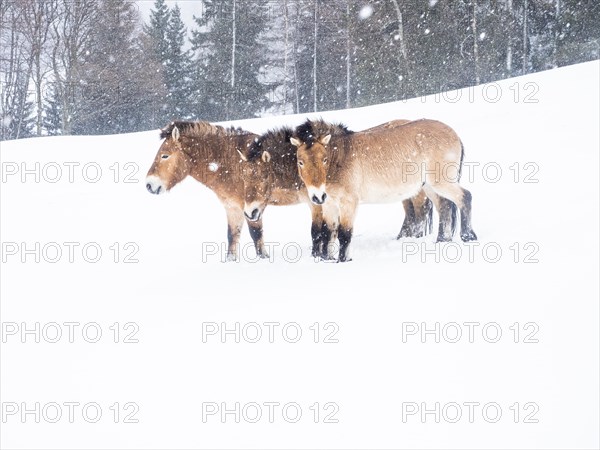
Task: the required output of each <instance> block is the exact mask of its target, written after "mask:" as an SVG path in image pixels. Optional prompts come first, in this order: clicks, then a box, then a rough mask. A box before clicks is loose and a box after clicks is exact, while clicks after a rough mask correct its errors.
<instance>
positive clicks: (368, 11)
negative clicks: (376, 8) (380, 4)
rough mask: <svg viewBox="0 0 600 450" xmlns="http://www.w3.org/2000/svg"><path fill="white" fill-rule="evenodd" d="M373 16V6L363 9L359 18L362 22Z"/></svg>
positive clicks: (366, 6)
mask: <svg viewBox="0 0 600 450" xmlns="http://www.w3.org/2000/svg"><path fill="white" fill-rule="evenodd" d="M372 15H373V7H372V6H371V5H365V6H363V7H362V8H361V10H360V12H359V13H358V18H359V19H360V20H365V19H368V18H369V17H371V16H372Z"/></svg>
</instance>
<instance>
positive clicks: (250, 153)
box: [240, 120, 433, 259]
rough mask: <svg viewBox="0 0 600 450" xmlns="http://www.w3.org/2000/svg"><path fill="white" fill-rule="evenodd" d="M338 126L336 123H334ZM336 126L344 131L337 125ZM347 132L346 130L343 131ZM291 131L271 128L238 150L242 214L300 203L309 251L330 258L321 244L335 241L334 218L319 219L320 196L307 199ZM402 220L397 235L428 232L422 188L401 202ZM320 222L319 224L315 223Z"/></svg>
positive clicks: (428, 211) (428, 213)
mask: <svg viewBox="0 0 600 450" xmlns="http://www.w3.org/2000/svg"><path fill="white" fill-rule="evenodd" d="M408 122H410V121H408V120H394V121H391V122H388V123H385V124H383V125H379V126H377V127H374V128H370V129H368V130H365V132H371V131H377V130H381V129H390V128H395V127H398V126H400V125H404V124H406V123H408ZM338 127H340V126H338ZM340 129H343V130H346V128H345V127H343V126H341V127H340ZM346 131H347V130H346ZM293 133H294V131H293V130H292V129H291V128H289V127H283V128H280V129H278V130H271V131H269V132H267V133H265V134H263V135H262V136H260V137H259V138H258V139H256V140H255V141H254V142H253V143H252V144H251V145H250V147H249V148H248V150H247V151H240V156H241V158H242V160H243V161H244V163H243V171H242V178H243V179H244V187H245V206H244V213H245V215H246V217H247V218H248V219H249V220H258V219H260V218H261V217H262V214H263V211H264V209H265V208H266V206H267V204H279V205H291V204H296V203H300V202H304V203H308V205H309V206H310V207H311V213H312V216H313V225H312V228H311V234H312V238H313V249H312V254H313V256H315V257H317V256H318V257H322V258H324V259H331V258H332V257H333V255H332V253H333V248H332V246H329V245H327V244H325V246H324V245H323V237H324V236H327V241H328V242H331V241H335V239H336V234H337V227H338V225H337V223H338V220H337V219H336V220H330V222H329V223H328V222H326V221H323V217H322V210H321V207H320V205H321V203H323V202H322V201H321V199H318V198H316V197H315V198H313V199H310V198H309V196H308V192H307V190H306V188H305V186H304V183H303V182H302V178H301V177H300V174H299V171H298V160H297V155H296V153H297V152H296V147H295V146H294V145H293V144H292V143H291V139H292V137H293ZM403 204H404V210H405V213H406V214H405V219H404V223H403V225H402V229H401V231H400V234H399V235H398V238H400V237H422V236H424V235H426V234H427V233H428V232H430V231H431V218H432V217H431V216H432V210H433V206H432V204H431V201H430V200H429V199H428V198H427V196H426V195H425V193H424V192H423V191H420V192H419V193H418V194H417V195H415V196H414V197H413V198H411V199H409V200H405V201H404V202H403ZM319 223H322V226H319Z"/></svg>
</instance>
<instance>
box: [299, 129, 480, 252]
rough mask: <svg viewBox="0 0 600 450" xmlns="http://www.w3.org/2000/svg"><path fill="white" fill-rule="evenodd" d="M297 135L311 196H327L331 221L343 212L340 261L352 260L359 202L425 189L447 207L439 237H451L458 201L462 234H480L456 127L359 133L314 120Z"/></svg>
mask: <svg viewBox="0 0 600 450" xmlns="http://www.w3.org/2000/svg"><path fill="white" fill-rule="evenodd" d="M291 142H292V144H294V145H295V146H296V147H297V159H298V171H299V174H300V177H301V178H302V181H303V182H304V184H305V185H306V188H307V190H308V194H309V197H310V198H311V200H313V201H314V199H317V200H326V201H324V202H321V203H322V204H323V217H324V220H325V221H330V220H332V218H336V217H339V228H338V239H339V242H340V252H339V260H340V261H342V262H343V261H347V260H349V255H348V249H349V245H350V241H351V239H352V229H353V225H354V218H355V215H356V209H357V206H358V203H359V202H360V201H363V202H368V203H381V202H389V201H393V200H404V199H407V198H410V197H412V196H414V195H416V194H417V193H418V192H419V191H420V190H421V189H424V190H425V193H426V194H427V196H428V197H429V198H430V199H431V200H432V201H433V203H434V205H435V206H436V208H437V209H438V211H439V213H440V233H439V235H438V241H449V240H452V236H453V232H454V229H453V228H454V227H453V225H454V220H452V217H455V208H456V206H458V208H459V209H460V212H461V238H462V240H463V241H471V240H475V239H477V236H476V235H475V233H474V231H473V229H472V228H471V193H470V192H469V191H467V190H466V189H464V188H462V187H461V186H460V185H459V184H458V181H459V179H460V170H461V166H462V160H463V146H462V142H461V140H460V138H459V137H458V135H457V134H456V133H455V132H454V130H452V128H450V127H449V126H447V125H445V124H443V123H441V122H437V121H434V120H427V119H422V120H416V121H413V122H409V123H407V124H405V125H402V126H400V127H396V128H387V129H386V128H384V129H381V130H378V131H372V132H358V133H352V132H350V131H347V130H346V131H345V132H344V131H343V130H340V129H339V127H331V126H328V124H326V123H324V122H322V121H321V122H319V121H318V122H312V121H310V120H308V121H306V122H305V123H304V124H302V125H300V126H299V127H298V128H297V129H296V133H295V137H294V138H292V139H291ZM454 205H456V206H454Z"/></svg>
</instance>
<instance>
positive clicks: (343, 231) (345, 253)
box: [338, 224, 352, 262]
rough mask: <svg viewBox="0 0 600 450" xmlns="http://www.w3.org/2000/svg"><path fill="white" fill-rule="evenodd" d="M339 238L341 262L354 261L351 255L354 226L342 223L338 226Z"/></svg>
mask: <svg viewBox="0 0 600 450" xmlns="http://www.w3.org/2000/svg"><path fill="white" fill-rule="evenodd" d="M338 239H339V241H340V256H339V259H338V261H339V262H347V261H352V259H351V258H350V257H349V249H350V241H351V240H352V228H348V227H344V226H342V225H341V224H340V226H339V228H338Z"/></svg>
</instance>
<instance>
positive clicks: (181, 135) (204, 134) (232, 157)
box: [146, 122, 321, 260]
mask: <svg viewBox="0 0 600 450" xmlns="http://www.w3.org/2000/svg"><path fill="white" fill-rule="evenodd" d="M160 137H161V139H164V141H163V143H162V145H161V146H160V148H159V149H158V153H157V154H156V157H155V158H154V162H153V164H152V167H150V170H149V171H148V175H147V178H146V188H147V189H148V191H149V192H150V193H151V194H157V195H158V194H162V193H164V192H167V191H169V190H171V189H172V188H173V187H174V186H175V185H176V184H178V183H179V182H181V181H182V180H183V179H184V178H186V177H187V176H188V175H189V176H191V177H193V178H194V179H196V180H197V181H199V182H200V183H202V184H204V185H205V186H207V187H208V188H209V189H211V190H212V191H214V193H215V194H216V195H217V197H218V198H219V200H220V201H221V203H222V204H223V206H224V207H225V212H226V213H227V237H228V250H227V258H228V259H229V260H235V259H237V257H238V247H239V240H240V233H241V230H242V227H243V224H244V183H243V180H242V170H241V166H240V158H239V154H238V153H239V152H240V151H246V149H247V148H248V147H249V146H250V145H251V144H252V142H254V140H255V139H256V138H257V137H258V135H256V134H253V133H250V132H247V131H243V130H241V129H234V128H230V129H226V128H223V127H220V126H217V125H212V124H210V123H208V122H172V123H171V124H169V125H168V126H167V127H165V128H164V129H162V130H161V133H160ZM247 223H248V228H249V230H250V235H251V236H252V239H253V241H254V246H255V248H256V253H257V255H258V256H260V257H263V258H266V257H268V254H267V251H266V249H265V244H264V240H263V228H262V220H261V219H260V218H259V219H258V220H247ZM318 226H321V224H320V223H319V224H318Z"/></svg>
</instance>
